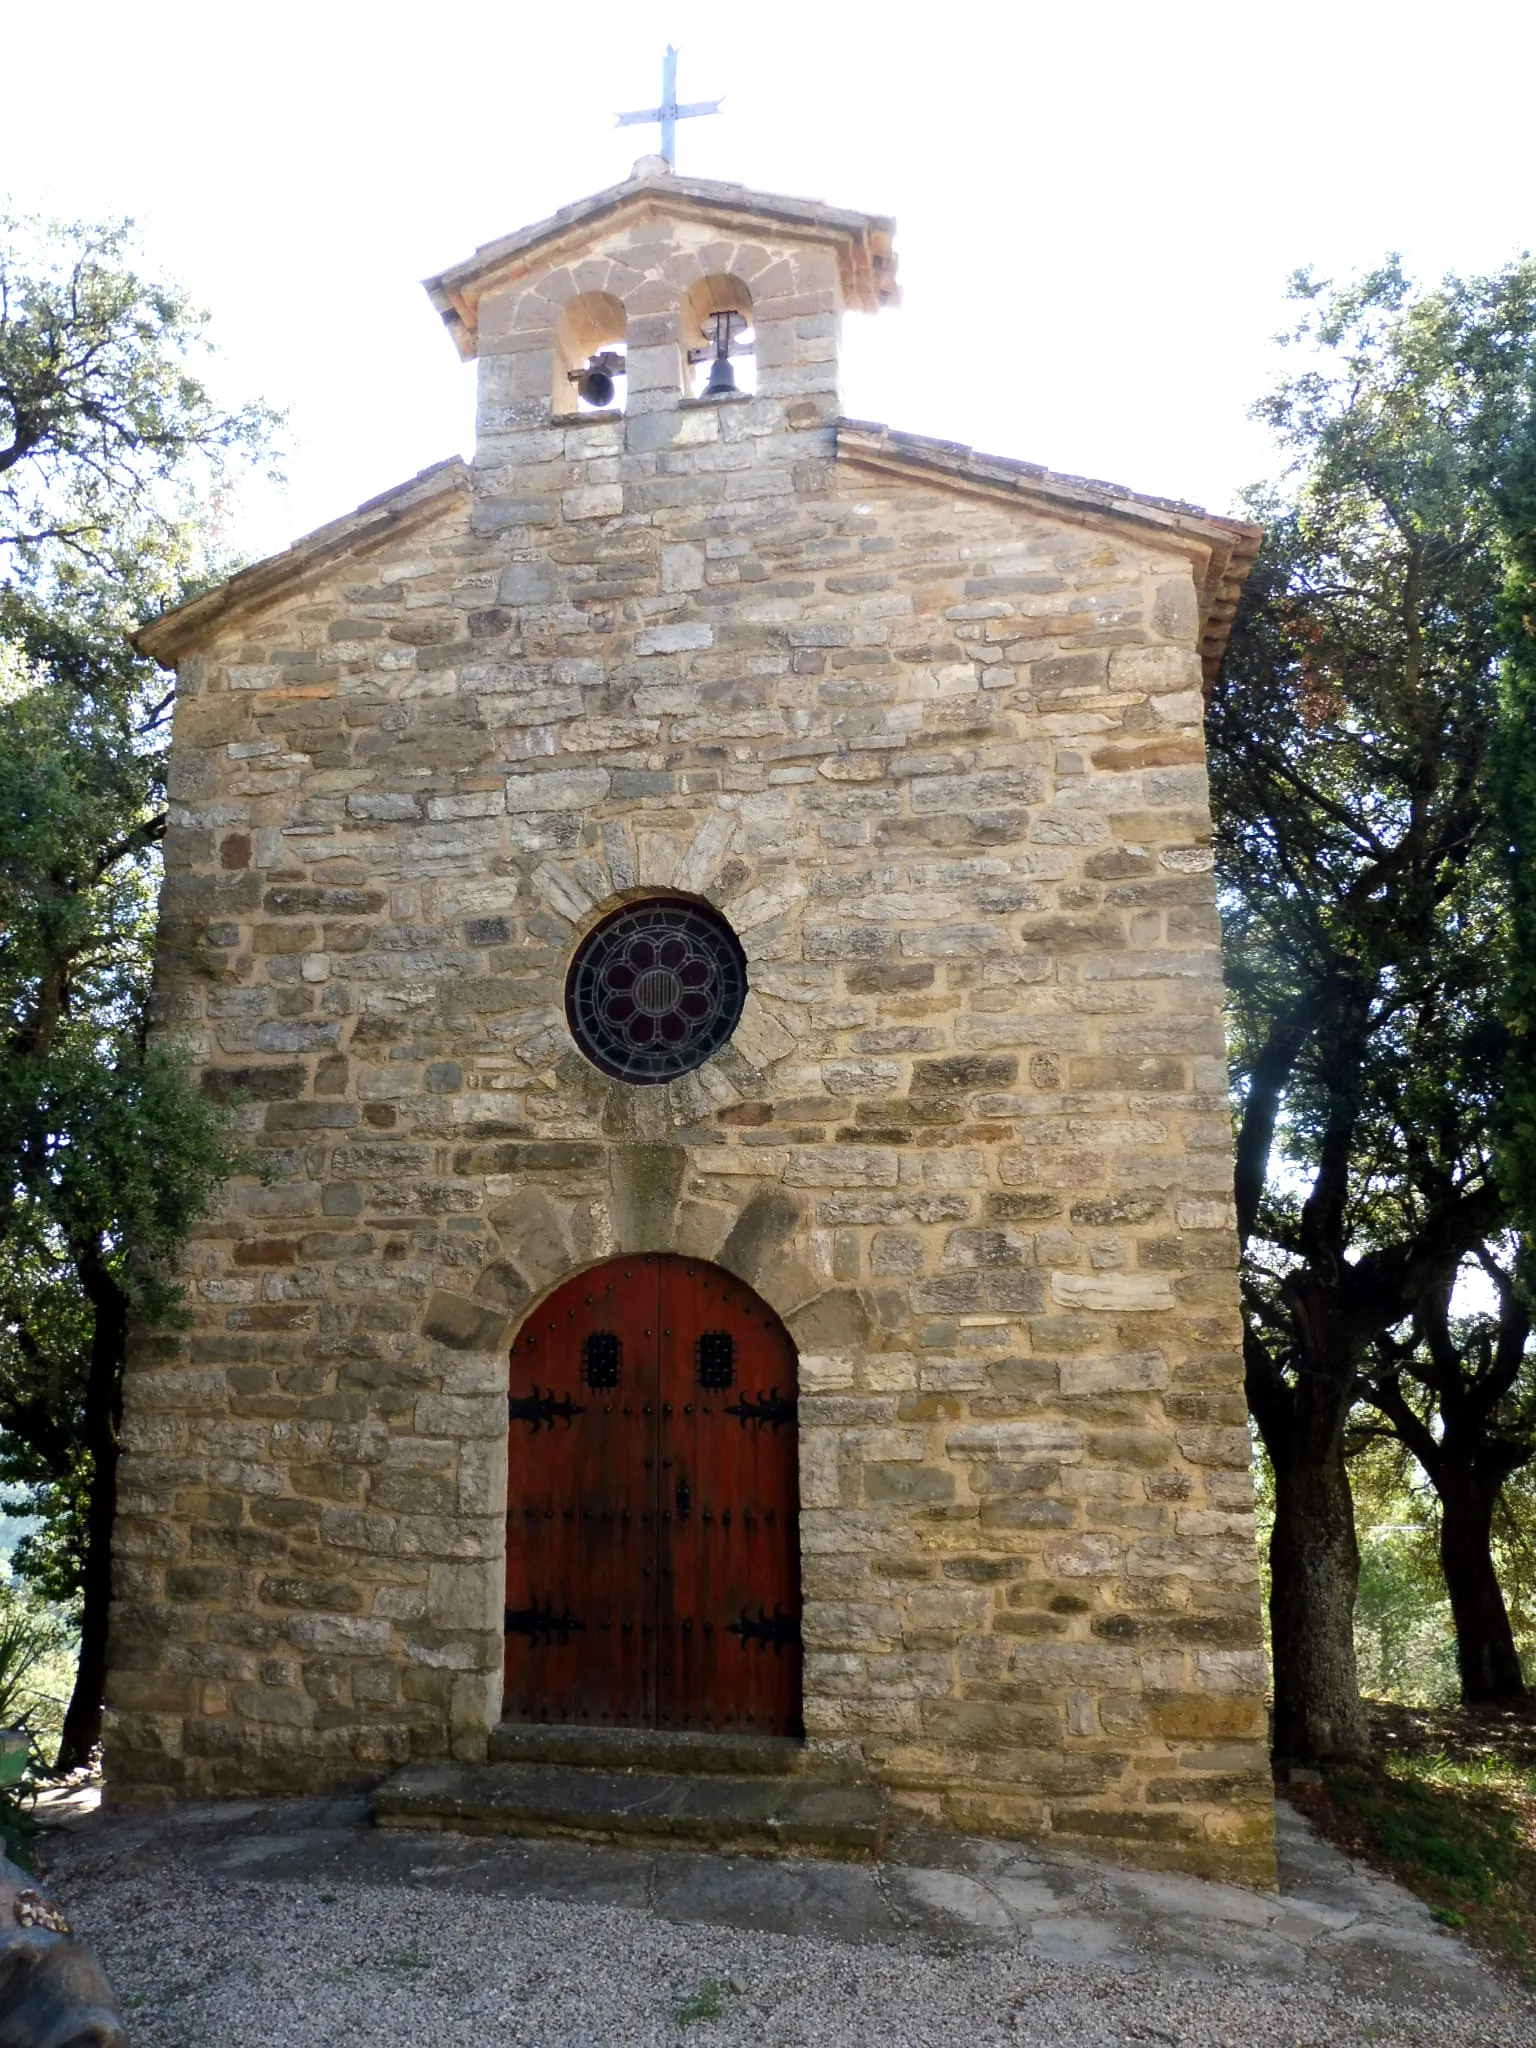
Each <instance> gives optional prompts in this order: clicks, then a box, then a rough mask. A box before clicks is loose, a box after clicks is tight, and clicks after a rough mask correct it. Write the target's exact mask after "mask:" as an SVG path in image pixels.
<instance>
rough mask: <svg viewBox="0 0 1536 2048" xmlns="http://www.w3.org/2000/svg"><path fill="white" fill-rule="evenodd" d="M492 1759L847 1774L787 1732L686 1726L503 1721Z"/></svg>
mask: <svg viewBox="0 0 1536 2048" xmlns="http://www.w3.org/2000/svg"><path fill="white" fill-rule="evenodd" d="M490 1754H491V1762H492V1763H495V1764H577V1765H579V1766H581V1767H582V1768H583V1769H585V1770H598V1771H661V1772H666V1773H671V1772H682V1773H684V1774H685V1775H695V1774H697V1773H701V1772H702V1773H706V1774H708V1775H710V1776H716V1775H719V1776H724V1777H731V1778H832V1777H835V1778H839V1779H842V1778H846V1777H847V1776H848V1775H849V1773H847V1772H846V1771H843V1770H841V1769H839V1768H837V1767H836V1766H832V1765H828V1764H827V1763H825V1762H823V1760H822V1759H820V1758H817V1757H812V1756H811V1755H809V1754H808V1753H807V1751H806V1748H805V1745H804V1744H803V1743H800V1742H796V1741H795V1739H794V1738H793V1736H789V1735H747V1734H735V1733H731V1734H717V1733H713V1732H711V1733H707V1734H706V1733H704V1732H703V1731H700V1730H694V1729H682V1728H590V1727H587V1726H585V1725H582V1726H570V1725H564V1724H559V1723H552V1724H545V1725H543V1726H536V1725H533V1724H530V1723H528V1722H525V1721H503V1722H502V1723H501V1725H500V1726H499V1727H497V1728H494V1729H492V1731H491V1744H490Z"/></svg>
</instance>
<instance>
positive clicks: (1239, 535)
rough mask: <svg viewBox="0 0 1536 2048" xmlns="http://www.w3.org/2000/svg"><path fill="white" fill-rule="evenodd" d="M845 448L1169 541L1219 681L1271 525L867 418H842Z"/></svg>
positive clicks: (932, 477) (845, 454) (866, 458)
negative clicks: (1188, 568)
mask: <svg viewBox="0 0 1536 2048" xmlns="http://www.w3.org/2000/svg"><path fill="white" fill-rule="evenodd" d="M837 453H838V458H839V460H840V461H843V462H850V463H853V464H855V465H857V466H858V467H861V468H864V469H870V470H883V471H886V472H887V473H891V474H895V475H901V476H907V477H912V478H919V479H921V480H922V481H924V482H926V483H931V484H935V483H936V484H942V485H945V486H947V487H948V488H950V489H952V490H962V491H968V492H979V493H980V494H982V495H984V496H986V497H991V498H998V497H1002V498H1005V499H1008V500H1011V501H1012V502H1014V503H1016V504H1026V505H1031V504H1032V505H1035V506H1038V507H1039V508H1040V509H1041V510H1042V511H1047V512H1049V513H1050V514H1051V515H1052V516H1053V517H1055V518H1058V519H1067V520H1069V521H1071V522H1072V523H1073V524H1076V525H1084V526H1104V527H1119V528H1121V529H1122V530H1123V529H1125V528H1126V527H1130V528H1132V529H1134V530H1135V531H1136V532H1137V533H1138V535H1139V536H1140V537H1141V538H1142V539H1143V540H1147V541H1151V542H1153V543H1154V544H1157V543H1158V542H1161V543H1162V544H1163V545H1164V546H1166V547H1168V548H1169V549H1170V550H1171V551H1172V552H1175V553H1178V554H1182V555H1184V556H1185V557H1186V558H1189V559H1192V560H1193V562H1194V566H1195V589H1196V593H1197V595H1198V598H1199V605H1200V659H1201V664H1202V666H1203V668H1204V670H1205V679H1206V682H1207V683H1212V682H1214V681H1215V679H1216V672H1217V670H1218V669H1219V668H1220V667H1221V658H1222V655H1223V654H1224V653H1225V652H1226V646H1227V636H1228V635H1229V633H1230V632H1231V630H1232V620H1233V617H1234V615H1235V613H1236V611H1237V599H1238V593H1239V592H1240V590H1241V589H1242V587H1243V582H1244V579H1245V578H1246V577H1247V574H1248V571H1249V570H1250V569H1251V568H1252V567H1253V563H1254V559H1255V557H1256V556H1257V554H1258V552H1259V545H1260V543H1261V542H1262V540H1263V538H1264V531H1263V528H1262V527H1258V526H1252V525H1250V524H1249V523H1248V522H1247V521H1246V520H1242V519H1224V518H1222V517H1221V516H1220V515H1219V514H1217V513H1214V512H1206V511H1203V510H1202V509H1201V507H1200V506H1198V505H1189V504H1185V503H1183V502H1182V501H1181V500H1179V499H1176V498H1152V497H1147V496H1145V495H1144V494H1143V493H1142V492H1140V491H1129V490H1126V489H1125V488H1124V486H1123V485H1120V484H1110V483H1101V482H1099V481H1097V480H1096V479H1094V478H1092V477H1081V476H1066V475H1063V474H1062V473H1061V472H1059V471H1057V470H1053V469H1045V468H1042V467H1041V465H1040V464H1038V463H1034V462H1020V461H1017V460H1014V459H1013V458H1011V457H1009V456H1005V455H982V454H978V453H977V451H976V450H975V449H974V448H967V447H966V446H965V445H964V444H963V443H961V442H959V441H935V440H931V439H929V437H928V436H927V435H925V434H904V433H900V432H897V431H896V430H894V429H893V428H890V427H885V426H879V425H876V424H874V423H873V422H871V421H868V420H840V421H839V422H838V423H837Z"/></svg>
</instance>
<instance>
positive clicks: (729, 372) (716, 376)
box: [704, 350, 736, 398]
mask: <svg viewBox="0 0 1536 2048" xmlns="http://www.w3.org/2000/svg"><path fill="white" fill-rule="evenodd" d="M735 389H736V372H735V369H734V368H733V367H732V364H731V359H730V357H729V356H728V355H726V354H725V352H724V350H722V351H721V353H720V354H719V355H717V356H716V357H715V360H714V361H713V362H712V363H711V364H710V366H709V382H708V383H707V384H706V385H705V386H704V396H705V397H706V398H723V397H725V396H726V395H727V393H729V392H732V391H734V390H735Z"/></svg>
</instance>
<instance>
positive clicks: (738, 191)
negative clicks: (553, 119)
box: [423, 172, 901, 361]
mask: <svg viewBox="0 0 1536 2048" xmlns="http://www.w3.org/2000/svg"><path fill="white" fill-rule="evenodd" d="M627 212H632V213H633V214H635V216H636V217H637V218H639V219H644V218H647V217H649V216H651V215H655V214H659V213H665V214H667V215H668V216H670V217H672V218H674V219H675V218H683V219H687V218H692V219H695V220H702V221H704V222H706V223H708V224H709V225H710V226H712V227H717V228H719V229H721V230H722V231H724V232H730V231H732V230H737V231H740V232H743V233H747V234H760V233H762V231H763V230H764V229H765V228H766V229H768V230H770V231H771V232H773V233H774V234H776V235H778V236H780V237H781V238H782V237H785V236H788V237H790V238H791V239H794V240H797V241H811V242H821V243H824V244H830V245H831V246H832V247H833V248H834V249H835V250H836V252H837V257H838V267H839V269H840V271H841V274H842V286H843V296H844V298H845V300H846V301H847V303H848V304H849V305H850V306H852V307H854V308H856V309H857V310H858V311H860V312H865V313H873V312H877V311H878V310H879V308H880V307H881V306H894V305H896V304H898V303H899V301H900V296H901V294H900V291H899V288H898V286H897V283H896V253H895V248H894V237H895V233H896V223H895V222H894V221H893V220H891V219H889V218H888V217H887V216H885V215H883V214H875V213H853V212H849V211H847V210H846V209H845V208H842V207H836V206H827V205H825V204H824V203H823V202H822V201H821V200H819V199H788V198H783V197H781V196H780V195H779V194H778V193H772V192H754V191H751V190H750V189H749V188H748V187H747V186H745V185H733V184H726V183H722V182H721V181H719V180H717V179H713V178H680V177H678V176H677V175H676V173H675V172H668V173H666V174H665V175H662V176H646V177H631V178H627V179H626V180H625V181H624V183H623V184H621V185H610V186H609V187H608V189H607V190H606V191H603V192H594V193H592V194H591V195H590V196H589V197H588V198H586V199H578V200H576V201H574V202H573V203H572V204H571V205H570V206H562V207H561V208H560V210H559V212H558V213H552V214H551V215H550V216H549V218H548V219H547V220H541V221H535V222H534V223H533V225H532V226H531V227H526V228H519V229H518V230H517V231H516V233H515V234H510V235H503V236H502V237H501V238H500V239H499V240H498V241H494V242H486V243H484V244H482V246H481V247H480V248H478V249H477V250H476V251H475V253H474V255H473V256H470V257H466V258H465V260H464V261H463V262H462V263H454V264H450V265H449V267H448V268H447V269H446V270H440V271H439V272H438V273H437V275H436V276H435V277H429V278H425V279H424V280H423V284H424V288H425V290H426V292H427V295H428V297H429V298H430V299H431V301H432V303H433V305H434V306H436V308H437V310H438V312H439V313H441V315H442V317H443V324H444V325H445V326H446V327H447V329H448V331H449V333H450V334H451V335H452V336H453V340H454V346H455V347H456V348H457V349H458V351H459V354H460V355H461V356H463V357H464V359H465V360H466V361H470V360H472V359H473V358H474V356H475V353H476V350H477V346H478V332H477V329H478V322H479V304H480V300H481V298H482V296H483V295H484V294H485V293H486V292H487V291H490V290H492V289H495V288H498V287H500V286H503V285H507V284H511V283H513V282H515V280H516V279H517V278H518V277H520V276H524V275H526V274H527V273H528V272H529V271H530V270H531V269H533V268H534V267H535V265H537V266H539V267H541V268H547V267H549V266H551V265H554V264H558V263H561V262H563V261H565V260H566V259H567V257H568V255H569V254H570V253H571V250H572V247H573V245H582V246H584V245H586V244H587V243H590V241H591V240H592V238H593V235H594V233H595V232H596V231H598V230H601V229H606V228H607V227H608V226H610V225H611V223H612V222H613V221H614V220H615V219H616V218H617V217H618V216H619V215H620V214H623V213H627Z"/></svg>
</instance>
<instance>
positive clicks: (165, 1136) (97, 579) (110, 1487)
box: [0, 220, 271, 1757]
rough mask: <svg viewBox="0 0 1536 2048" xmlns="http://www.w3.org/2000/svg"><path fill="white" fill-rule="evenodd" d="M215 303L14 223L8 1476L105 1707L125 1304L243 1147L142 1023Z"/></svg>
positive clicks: (2, 1214) (201, 536) (7, 440)
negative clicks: (202, 363)
mask: <svg viewBox="0 0 1536 2048" xmlns="http://www.w3.org/2000/svg"><path fill="white" fill-rule="evenodd" d="M204 352H205V342H204V337H203V330H202V322H201V319H200V318H199V317H198V316H197V315H196V314H194V313H193V312H192V310H191V309H190V307H189V305H188V303H187V301H186V299H185V298H184V297H183V295H182V294H181V293H179V292H178V291H176V290H174V289H173V288H171V287H169V286H166V285H164V284H162V283H159V282H156V281H154V280H152V279H148V280H147V279H146V278H145V277H143V276H142V275H141V274H140V273H139V272H138V271H137V270H136V269H134V268H133V266H132V264H131V263H130V261H129V244H128V235H127V230H126V228H125V227H123V226H107V227H99V228H91V227H75V228H52V229H49V228H44V227H42V226H40V225H39V224H37V223H35V222H16V221H12V220H0V731H3V740H0V1037H3V1039H4V1058H3V1059H0V1483H8V1484H9V1485H10V1486H11V1487H13V1488H16V1489H18V1490H19V1495H20V1498H19V1499H18V1498H16V1497H15V1496H12V1499H11V1501H10V1503H9V1504H11V1505H14V1506H19V1507H24V1508H25V1509H26V1510H27V1511H28V1512H31V1513H34V1514H36V1515H38V1516H40V1517H41V1518H42V1520H41V1526H40V1528H39V1529H38V1530H36V1531H34V1533H33V1534H31V1535H29V1536H28V1537H27V1538H26V1540H25V1541H24V1542H23V1543H22V1544H21V1545H20V1547H19V1549H18V1552H17V1560H16V1561H17V1565H18V1567H19V1569H21V1570H22V1571H23V1572H25V1573H26V1574H27V1575H28V1576H29V1577H30V1578H31V1579H32V1580H33V1581H34V1583H36V1584H37V1585H39V1586H40V1587H43V1588H45V1589H46V1590H47V1592H48V1593H49V1594H50V1595H51V1596H52V1597H53V1598H55V1599H58V1600H67V1599H72V1598H82V1597H83V1606H82V1618H81V1642H82V1674H81V1679H80V1687H79V1712H78V1715H77V1716H76V1715H75V1712H74V1710H72V1725H71V1727H70V1728H69V1729H67V1730H66V1737H67V1739H66V1747H67V1748H69V1749H70V1751H71V1754H72V1755H74V1756H76V1757H83V1756H84V1754H85V1753H86V1752H87V1751H88V1749H89V1747H90V1743H91V1742H92V1741H93V1740H94V1728H95V1725H96V1721H97V1719H98V1718H99V1702H100V1691H101V1660H102V1657H103V1655H104V1646H105V1619H106V1600H107V1597H108V1594H107V1587H108V1578H107V1546H108V1543H109V1539H110V1530H111V1516H112V1504H113V1501H114V1499H115V1471H116V1459H117V1438H116V1420H117V1413H118V1409H119V1405H120V1386H121V1374H122V1367H123V1359H124V1348H125V1344H126V1337H127V1330H128V1326H129V1322H130V1318H137V1319H139V1320H140V1321H142V1322H144V1323H150V1324H152V1323H155V1322H157V1321H163V1320H165V1319H167V1318H168V1317H170V1316H172V1315H173V1314H174V1312H175V1305H176V1302H177V1300H178V1298H179V1288H178V1283H177V1280H176V1274H175V1267H176V1260H177V1256H178V1253H179V1249H180V1246H181V1244H182V1242H183V1241H184V1239H185V1236H186V1234H187V1231H188V1230H189V1228H190V1227H191V1225H192V1223H193V1222H194V1221H195V1220H196V1218H197V1216H198V1215H199V1214H201V1213H202V1211H203V1210H204V1209H205V1208H206V1206H207V1205H208V1203H209V1201H210V1199H211V1197H212V1195H213V1192H214V1190H215V1189H216V1187H217V1185H218V1183H219V1180H220V1179H221V1178H222V1176H223V1175H224V1174H226V1173H227V1172H228V1171H229V1170H230V1167H231V1166H232V1164H233V1163H234V1155H233V1153H232V1151H231V1148H230V1143H229V1138H228V1134H227V1128H226V1120H225V1117H226V1113H225V1112H223V1111H221V1110H220V1109H218V1108H216V1107H215V1106H214V1105H213V1104H211V1103H209V1102H207V1101H206V1100H204V1099H203V1098H202V1097H201V1096H200V1095H199V1094H198V1093H196V1092H195V1091H194V1089H193V1088H192V1087H191V1086H190V1085H189V1080H188V1074H187V1060H186V1057H185V1054H184V1053H183V1052H182V1051H181V1050H180V1049H179V1048H178V1046H177V1045H176V1044H175V1043H174V1041H172V1040H170V1039H165V1038H161V1039H154V1038H151V1036H150V1035H149V1032H148V1029H147V1009H148V1002H149V995H150V982H151V967H152V948H153V942H154V918H155V905H156V899H157V895H158V887H159V867H160V854H159V849H160V843H161V840H162V838H163V835H164V833H165V830H166V811H165V769H166V752H167V745H168V740H169V711H170V707H171V702H172V686H171V684H170V682H169V680H168V679H167V678H166V677H165V676H163V675H161V674H160V673H159V672H158V671H157V670H156V669H155V667H154V665H153V664H152V663H151V662H149V661H148V660H146V659H144V658H143V657H141V656H140V655H138V654H137V653H136V652H135V651H134V649H133V648H132V646H131V644H130V643H129V640H128V638H127V634H128V632H129V630H130V629H131V628H132V627H133V626H134V625H135V624H136V623H137V622H138V621H139V619H141V618H142V617H143V615H144V614H145V613H146V612H147V611H151V610H154V609H157V608H159V607H161V606H163V605H164V604H166V603H167V602H173V601H175V600H176V599H177V597H178V596H179V595H180V594H181V593H182V592H183V591H184V590H185V589H186V587H187V585H188V582H189V580H196V581H201V580H204V579H206V578H207V577H208V576H209V575H210V574H217V573H218V572H219V571H220V569H222V568H227V567H228V566H229V565H227V564H221V563H220V562H219V561H218V560H217V558H216V555H215V553H214V551H213V550H211V549H210V547H209V545H208V535H209V533H210V532H211V531H212V526H213V516H214V513H215V511H216V507H217V502H218V499H219V497H220V496H221V494H222V493H223V491H224V490H225V489H226V488H227V486H228V483H229V480H230V475H231V467H230V465H231V463H232V461H234V460H235V459H236V458H240V459H244V458H246V457H249V456H251V455H253V454H256V453H258V452H259V451H260V449H261V448H262V446H263V445H264V444H265V441H266V439H267V437H268V434H269V430H270V427H271V419H270V416H269V415H267V414H265V413H264V412H263V411H262V410H261V409H260V408H255V407H252V408H247V409H245V410H244V411H241V412H238V413H229V412H226V411H223V410H222V409H221V408H220V407H218V406H217V405H216V404H215V403H214V401H213V400H212V398H211V397H210V395H209V393H208V391H207V389H206V387H205V385H204V384H203V382H202V381H201V379H200V377H199V376H198V375H197V373H196V367H195V366H196V362H197V359H198V357H199V356H200V355H202V354H203V353H204Z"/></svg>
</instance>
